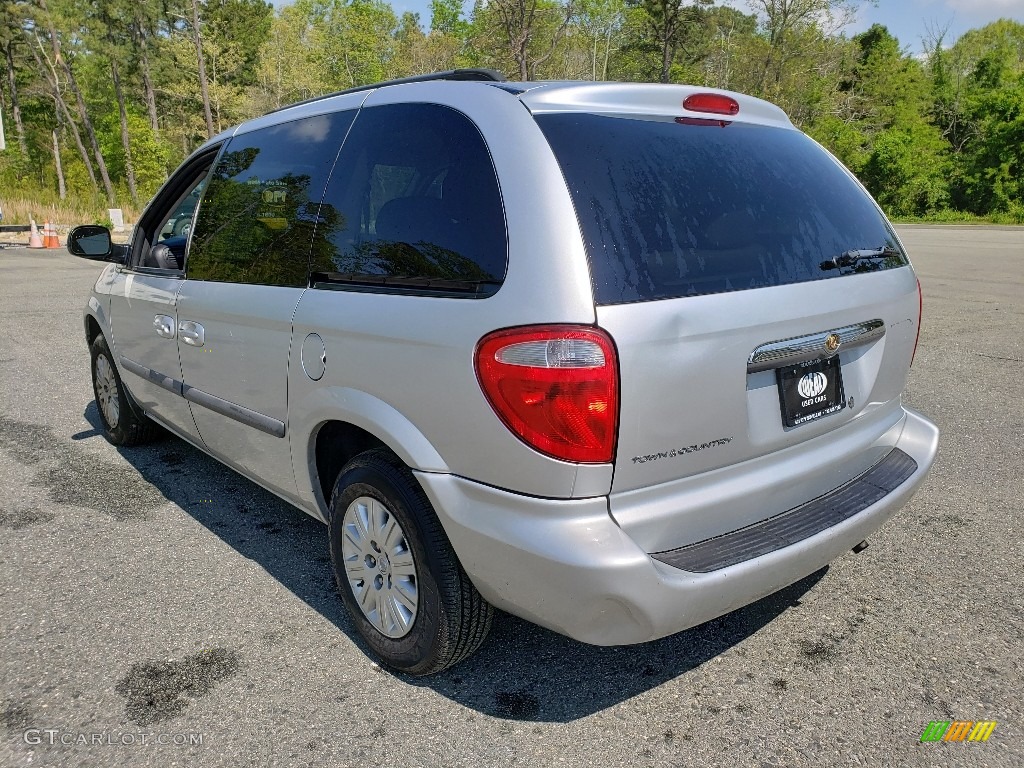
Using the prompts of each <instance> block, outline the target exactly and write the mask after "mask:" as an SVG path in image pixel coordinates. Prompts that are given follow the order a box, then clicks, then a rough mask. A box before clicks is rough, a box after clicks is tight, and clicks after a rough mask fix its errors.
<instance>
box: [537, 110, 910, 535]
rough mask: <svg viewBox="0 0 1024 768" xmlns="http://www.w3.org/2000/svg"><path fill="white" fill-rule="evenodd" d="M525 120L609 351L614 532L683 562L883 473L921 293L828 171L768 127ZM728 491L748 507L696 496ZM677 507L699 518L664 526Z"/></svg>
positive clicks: (590, 118)
mask: <svg viewBox="0 0 1024 768" xmlns="http://www.w3.org/2000/svg"><path fill="white" fill-rule="evenodd" d="M758 104H759V105H761V104H763V103H761V102H758ZM741 113H742V109H741ZM536 119H537V122H538V124H539V125H540V127H541V129H542V131H543V132H544V134H545V136H546V137H547V139H548V142H549V144H550V146H551V147H552V149H553V151H554V153H555V156H556V158H557V159H558V161H559V163H560V165H561V168H562V171H563V174H564V175H565V178H566V181H567V184H568V187H569V189H570V192H571V194H572V196H573V200H574V203H575V206H576V211H577V216H578V218H579V223H580V228H581V231H582V233H583V236H584V240H585V244H586V248H587V252H588V256H589V259H590V268H591V275H592V280H593V287H594V297H595V301H596V303H597V305H598V310H597V319H598V324H599V325H600V326H601V327H602V328H604V329H605V330H606V331H608V332H609V334H610V335H611V336H612V338H613V340H614V342H615V344H616V346H617V348H618V352H619V365H620V376H621V386H620V391H621V415H620V422H619V423H620V428H619V435H618V445H617V451H616V460H615V470H614V479H613V484H612V497H611V511H612V514H613V516H615V517H616V519H617V520H618V521H619V523H620V524H621V525H623V527H624V528H626V529H627V531H628V530H629V527H630V525H631V524H633V523H635V525H636V529H637V532H638V538H640V539H641V540H642V541H641V543H642V544H643V545H645V546H647V547H648V550H649V551H657V550H660V549H667V548H670V547H673V546H680V545H682V544H684V543H688V542H689V541H694V540H699V539H700V538H706V537H708V536H713V535H717V534H719V533H723V532H725V531H728V530H734V529H736V528H739V527H742V526H743V525H748V524H750V523H752V522H756V521H757V520H759V519H763V518H764V517H768V516H771V515H773V514H777V513H779V512H782V511H785V510H786V509H788V508H790V507H791V506H794V505H796V504H799V503H802V502H803V501H806V500H808V499H810V498H813V497H814V496H817V495H820V494H821V493H825V492H827V491H829V490H831V489H833V488H835V487H837V486H838V485H840V484H842V483H843V482H846V481H847V480H849V479H852V478H853V477H855V476H856V475H857V474H859V473H861V472H863V471H864V470H866V469H867V468H868V467H869V466H870V465H871V464H872V463H874V462H876V461H878V460H879V459H880V458H881V457H882V456H883V455H884V453H885V451H886V450H887V447H886V445H885V442H886V440H887V439H890V438H885V435H887V434H889V433H891V432H892V430H894V429H896V428H897V426H898V423H899V420H900V418H901V417H902V415H903V411H902V408H901V405H900V393H901V391H902V389H903V387H904V384H905V381H906V375H907V370H908V368H909V365H910V362H911V357H912V354H913V348H914V344H915V340H916V331H917V323H918V319H919V318H918V313H919V304H918V301H919V298H918V287H917V282H916V279H915V277H914V274H913V272H912V270H911V269H910V267H909V264H908V261H907V258H906V256H905V254H904V252H903V250H902V248H901V246H900V243H899V241H898V239H897V238H896V236H895V234H894V233H893V231H892V229H891V227H890V225H889V224H888V222H887V221H886V220H885V218H884V217H883V215H882V214H881V213H880V211H879V210H878V208H877V206H876V205H875V204H874V202H873V201H872V200H871V199H870V197H869V196H868V195H867V193H866V192H865V191H864V190H863V188H862V187H861V186H860V185H859V184H858V183H857V182H856V181H855V180H854V179H853V178H852V177H851V176H850V174H849V173H848V172H847V171H846V170H845V169H844V168H843V167H842V166H841V165H840V164H839V163H838V162H837V161H835V160H834V158H832V157H831V156H830V155H829V154H828V153H826V152H825V151H824V150H823V149H821V147H819V146H818V145H817V144H816V143H814V142H813V141H812V140H811V139H809V138H808V137H806V136H805V135H803V134H802V133H800V132H799V131H797V130H795V129H793V128H792V127H791V126H789V127H787V126H786V125H784V124H780V123H779V122H778V121H775V122H774V123H773V124H761V123H758V122H741V121H739V120H738V119H734V120H720V119H715V120H713V121H710V120H701V119H693V118H692V117H687V118H685V119H676V118H675V117H674V116H672V115H671V114H669V115H663V116H660V115H650V114H645V115H643V116H637V115H597V114H588V113H582V112H578V111H571V112H563V113H557V112H551V113H547V114H539V115H537V118H536ZM836 342H838V348H834V347H835V346H836ZM896 435H898V430H897V432H896ZM890 437H891V436H890ZM891 439H892V440H894V439H895V438H891ZM890 441H891V440H890ZM715 472H717V474H708V473H715ZM725 479H729V480H731V481H732V482H731V484H729V485H728V488H729V489H730V493H736V492H737V488H744V487H745V494H746V496H747V498H746V499H745V500H744V501H743V502H742V503H740V502H739V501H738V500H736V503H732V504H730V505H728V508H727V509H718V508H716V507H715V505H714V504H713V503H712V502H713V499H711V498H704V497H703V496H707V494H709V493H718V492H719V491H721V490H722V489H723V488H724V487H725V486H722V485H721V484H720V482H719V481H724V480H725ZM686 494H689V496H688V497H687V498H688V500H689V501H688V503H689V502H692V501H696V502H697V503H698V506H699V505H700V504H703V503H704V502H705V501H706V502H707V508H708V509H712V508H714V509H716V512H715V514H714V515H710V516H709V515H704V516H703V517H701V518H700V519H697V520H694V519H686V518H687V515H686V514H685V513H682V515H681V516H680V515H674V514H673V510H672V509H670V508H665V506H664V500H665V498H666V497H674V498H675V499H676V502H677V503H678V502H679V501H680V500H682V499H683V498H684V496H686ZM702 494H703V496H702ZM659 499H661V501H660V502H659V501H658V500H659ZM659 503H660V504H661V507H659V506H658V505H659ZM669 503H671V502H669ZM652 504H653V505H654V507H653V508H652ZM631 516H633V517H635V518H636V519H635V520H633V519H632V518H631ZM683 523H685V524H683Z"/></svg>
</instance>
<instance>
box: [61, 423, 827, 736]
mask: <svg viewBox="0 0 1024 768" xmlns="http://www.w3.org/2000/svg"><path fill="white" fill-rule="evenodd" d="M85 417H86V419H87V420H88V421H89V422H90V424H91V425H92V426H94V427H96V428H97V430H98V429H99V426H100V422H99V416H98V414H97V412H96V407H95V404H94V403H90V405H89V407H88V408H87V409H86V412H85ZM94 434H97V433H93V432H82V433H79V434H78V435H75V436H74V438H75V439H82V438H91V437H93V435H94ZM119 452H120V454H121V455H122V456H123V457H124V458H125V460H126V461H128V462H129V463H130V464H131V465H132V466H133V467H135V468H136V469H137V470H138V471H139V473H140V474H141V475H142V477H143V478H144V479H145V480H146V481H147V482H149V483H151V484H152V485H153V486H154V487H155V488H156V489H157V490H158V491H160V492H161V493H162V494H163V495H164V496H165V497H166V498H167V499H168V500H170V501H172V502H174V503H175V504H177V505H178V506H179V507H181V509H183V510H184V511H185V512H186V513H187V514H189V515H190V516H191V517H193V518H194V519H195V520H196V521H197V522H199V523H201V524H202V525H203V526H205V527H206V528H207V529H208V530H209V531H211V532H212V533H214V534H215V535H217V536H218V537H219V538H220V539H221V540H223V541H224V542H225V543H226V544H228V545H229V546H231V547H232V548H233V549H234V550H235V551H236V552H238V553H239V555H241V556H242V557H245V558H248V559H250V560H253V561H254V562H256V563H258V564H259V565H260V566H261V567H262V568H264V569H265V570H266V572H267V573H269V574H270V575H271V576H272V577H274V578H275V579H276V580H277V581H278V582H280V583H281V584H282V585H283V586H284V587H286V588H287V589H288V590H290V591H291V592H292V593H293V594H294V595H295V596H296V597H298V598H299V599H301V600H302V601H303V602H305V603H306V604H307V605H308V606H309V607H310V608H312V609H313V610H315V611H317V612H318V613H319V614H321V615H322V616H323V617H324V618H326V619H327V620H328V621H330V622H331V623H333V624H334V625H335V626H337V627H338V628H339V629H340V630H341V631H343V632H344V633H345V634H346V635H347V636H348V637H349V638H350V639H351V640H352V641H353V642H354V643H355V644H356V645H357V646H358V647H359V648H360V650H361V652H363V653H365V654H366V655H367V656H368V657H371V654H370V653H369V651H368V649H367V647H366V645H365V644H364V643H363V641H362V639H361V638H360V637H359V635H358V633H357V632H356V630H355V628H354V626H353V625H352V622H351V621H350V620H349V617H348V614H347V613H346V611H345V608H344V605H343V604H342V602H341V599H340V597H338V595H337V592H336V589H335V585H334V579H333V576H332V573H331V567H330V559H329V557H328V548H327V529H326V526H324V525H323V524H322V523H320V522H319V521H317V520H314V519H313V518H311V517H309V516H308V515H306V514H305V513H303V512H301V511H299V510H298V509H295V508H294V507H292V506H290V505H289V504H286V503H285V502H283V501H281V500H280V499H278V498H277V497H275V496H274V495H272V494H271V493H269V492H267V491H265V490H263V489H262V488H260V487H259V486H257V485H256V484H255V483H252V482H250V481H248V480H246V479H245V478H243V477H242V476H241V475H238V474H237V473H235V472H233V471H232V470H230V469H228V468H227V467H225V466H223V465H222V464H220V463H219V462H218V461H216V460H215V459H212V458H210V457H209V456H207V455H206V454H204V453H203V452H202V451H200V450H198V449H196V448H194V447H192V446H190V445H189V444H187V443H185V442H184V441H182V440H179V439H177V438H174V437H168V438H166V439H164V440H161V441H159V442H157V443H154V444H152V445H148V446H143V447H138V448H122V449H119ZM196 478H201V482H198V483H197V482H196ZM827 570H828V569H827V567H826V568H823V569H821V570H819V571H818V572H816V573H814V574H812V575H810V576H808V577H807V578H805V579H803V580H801V581H799V582H797V583H796V584H793V585H791V586H790V587H787V588H785V589H783V590H781V591H779V592H776V593H775V594H773V595H770V596H768V597H766V598H764V599H762V600H760V601H758V602H756V603H754V604H752V605H749V606H746V607H745V608H742V609H740V610H737V611H734V612H733V613H730V614H728V615H726V616H722V617H720V618H718V619H714V620H713V621H710V622H708V623H706V624H703V625H701V626H699V627H696V628H694V629H690V630H687V631H685V632H680V633H678V634H676V635H672V636H671V637H667V638H663V639H661V640H656V641H653V642H650V643H646V644H643V645H634V646H619V647H610V648H601V647H596V646H590V645H585V644H583V643H579V642H576V641H574V640H570V639H569V638H566V637H563V636H561V635H558V634H556V633H554V632H551V631H549V630H546V629H543V628H541V627H538V626H536V625H534V624H531V623H529V622H526V621H523V620H522V619H519V618H516V617H514V616H510V615H508V614H505V613H501V612H499V613H498V614H497V615H496V617H495V622H494V627H493V629H492V631H491V634H490V636H489V638H488V639H487V641H486V642H485V643H484V645H483V647H482V648H481V649H480V650H479V651H478V652H477V653H476V654H475V655H474V656H472V657H471V658H470V659H468V660H467V661H465V662H463V663H462V664H459V665H458V666H456V667H455V668H454V669H451V670H448V671H446V672H443V673H441V674H438V675H433V676H431V677H426V678H413V677H409V676H406V675H400V674H396V675H395V677H396V678H398V679H400V680H403V681H404V682H406V683H407V684H410V685H416V686H422V687H427V688H430V689H432V690H434V691H435V692H437V693H438V694H440V695H442V696H445V697H447V698H449V699H451V700H453V701H455V702H458V703H459V704H461V705H463V706H465V707H467V708H469V709H472V710H475V711H478V712H480V713H483V714H486V715H490V716H493V717H497V718H503V719H509V720H522V721H538V722H568V721H572V720H576V719H579V718H581V717H586V716H587V715H590V714H593V713H595V712H598V711H601V710H604V709H607V708H608V707H612V706H614V705H616V704H618V703H620V702H622V701H625V700H627V699H630V698H632V697H634V696H637V695H639V694H642V693H644V692H645V691H648V690H651V689H653V688H656V687H657V686H659V685H661V684H662V683H664V682H666V681H668V680H672V679H674V678H677V677H679V676H681V675H684V674H686V673H687V672H690V671H691V670H694V669H697V668H698V667H700V666H701V665H702V664H704V663H706V662H708V661H710V660H712V659H714V658H715V657H716V656H718V655H720V654H721V653H723V652H725V651H727V650H728V649H729V648H732V647H733V646H735V645H737V644H739V643H741V642H742V641H743V640H745V639H746V638H748V637H749V636H751V635H752V634H754V633H755V632H757V631H758V630H759V629H760V628H761V627H763V626H765V625H766V624H768V623H770V622H771V621H772V620H773V619H775V618H776V617H777V616H779V615H780V614H782V613H783V612H784V611H785V610H786V609H787V608H789V607H791V606H794V605H798V604H799V601H800V598H801V597H802V596H803V595H804V593H806V592H807V591H808V590H809V589H811V587H813V586H814V584H816V583H817V582H818V581H819V580H820V579H821V578H822V576H823V575H824V574H825V573H826V572H827ZM751 677H753V675H751Z"/></svg>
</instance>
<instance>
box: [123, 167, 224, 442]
mask: <svg viewBox="0 0 1024 768" xmlns="http://www.w3.org/2000/svg"><path fill="white" fill-rule="evenodd" d="M215 152H216V150H211V151H210V152H207V153H204V154H203V155H202V156H200V157H197V158H196V159H195V160H194V161H192V162H190V163H189V164H187V165H186V166H184V167H183V168H182V169H181V170H180V171H179V172H178V173H176V174H175V175H174V176H173V177H172V178H171V179H170V180H169V181H168V182H167V184H165V185H164V187H163V188H162V189H161V190H160V192H159V193H158V194H157V196H156V197H155V198H154V200H153V202H152V203H151V204H150V206H149V207H148V208H147V210H146V212H145V213H144V214H143V215H142V217H141V218H140V221H139V225H138V227H137V228H136V231H135V236H134V239H133V241H132V246H131V252H130V254H129V258H128V263H127V265H126V266H125V267H124V268H121V269H118V270H117V271H116V272H115V274H114V276H113V279H112V280H111V286H110V327H111V332H112V334H111V335H112V342H113V343H112V348H111V352H112V353H113V355H114V357H115V359H116V361H117V365H118V368H119V370H120V371H121V379H122V381H123V382H124V384H125V386H126V387H127V388H128V391H129V392H130V393H131V395H132V397H133V398H134V399H135V401H136V403H138V404H139V405H140V406H141V407H142V409H143V410H145V411H146V413H147V414H149V415H150V416H151V417H152V418H153V419H154V420H156V421H158V422H160V423H161V424H163V425H164V426H166V427H168V428H169V429H171V430H172V431H174V432H177V433H178V434H180V435H181V436H183V437H185V438H188V439H189V440H191V441H192V442H195V443H200V442H201V436H200V434H199V431H198V429H197V428H196V424H195V420H194V419H193V418H192V412H191V410H190V409H189V405H188V402H187V401H186V400H185V399H184V398H183V397H182V376H181V365H180V363H179V358H178V340H177V337H178V323H177V302H178V291H179V290H180V288H181V286H182V284H183V283H184V277H185V275H184V272H183V271H182V266H183V263H184V260H185V245H186V240H187V239H186V237H185V236H182V235H180V234H179V235H175V234H174V232H173V230H172V229H169V228H168V227H167V224H168V222H170V221H182V220H184V219H186V218H187V217H188V216H191V214H192V211H194V209H195V205H194V200H195V196H196V195H197V194H199V193H200V192H201V189H202V186H203V183H204V181H205V179H206V176H207V174H208V172H209V170H210V166H211V164H212V162H213V156H214V154H215Z"/></svg>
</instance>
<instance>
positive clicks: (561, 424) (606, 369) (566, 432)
mask: <svg viewBox="0 0 1024 768" xmlns="http://www.w3.org/2000/svg"><path fill="white" fill-rule="evenodd" d="M474 365H475V366H476V375H477V379H478V380H479V382H480V388H481V389H482V390H483V393H484V396H485V397H486V398H487V402H488V403H490V405H491V408H493V409H494V412H495V413H496V414H497V415H498V417H499V418H500V419H501V420H502V421H503V422H504V424H505V426H506V427H508V428H509V430H511V431H512V433H513V434H514V435H515V436H516V437H518V438H519V439H520V440H522V441H523V442H524V443H526V444H527V445H529V446H530V447H531V448H534V449H535V450H537V451H540V452H541V453H544V454H547V455H548V456H553V457H554V458H556V459H561V460H563V461H572V462H578V463H583V464H605V463H608V462H610V461H611V460H612V458H613V456H614V453H615V437H616V433H617V429H618V420H619V365H618V358H617V355H616V352H615V345H614V344H612V340H611V339H610V338H609V337H608V335H607V334H606V333H604V332H603V331H600V330H598V329H596V328H590V327H588V326H576V325H541V326H525V327H522V328H510V329H506V330H503V331H496V332H494V333H491V334H488V335H487V336H485V337H484V338H483V339H481V340H480V343H479V344H477V348H476V356H475V359H474Z"/></svg>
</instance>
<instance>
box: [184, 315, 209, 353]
mask: <svg viewBox="0 0 1024 768" xmlns="http://www.w3.org/2000/svg"><path fill="white" fill-rule="evenodd" d="M178 338H180V339H181V340H182V341H184V342H185V343H186V344H188V345H189V346H190V347H201V346H203V344H205V343H206V330H205V329H204V328H203V326H201V325H200V324H199V323H194V322H192V321H191V320H182V321H181V322H180V323H178Z"/></svg>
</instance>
